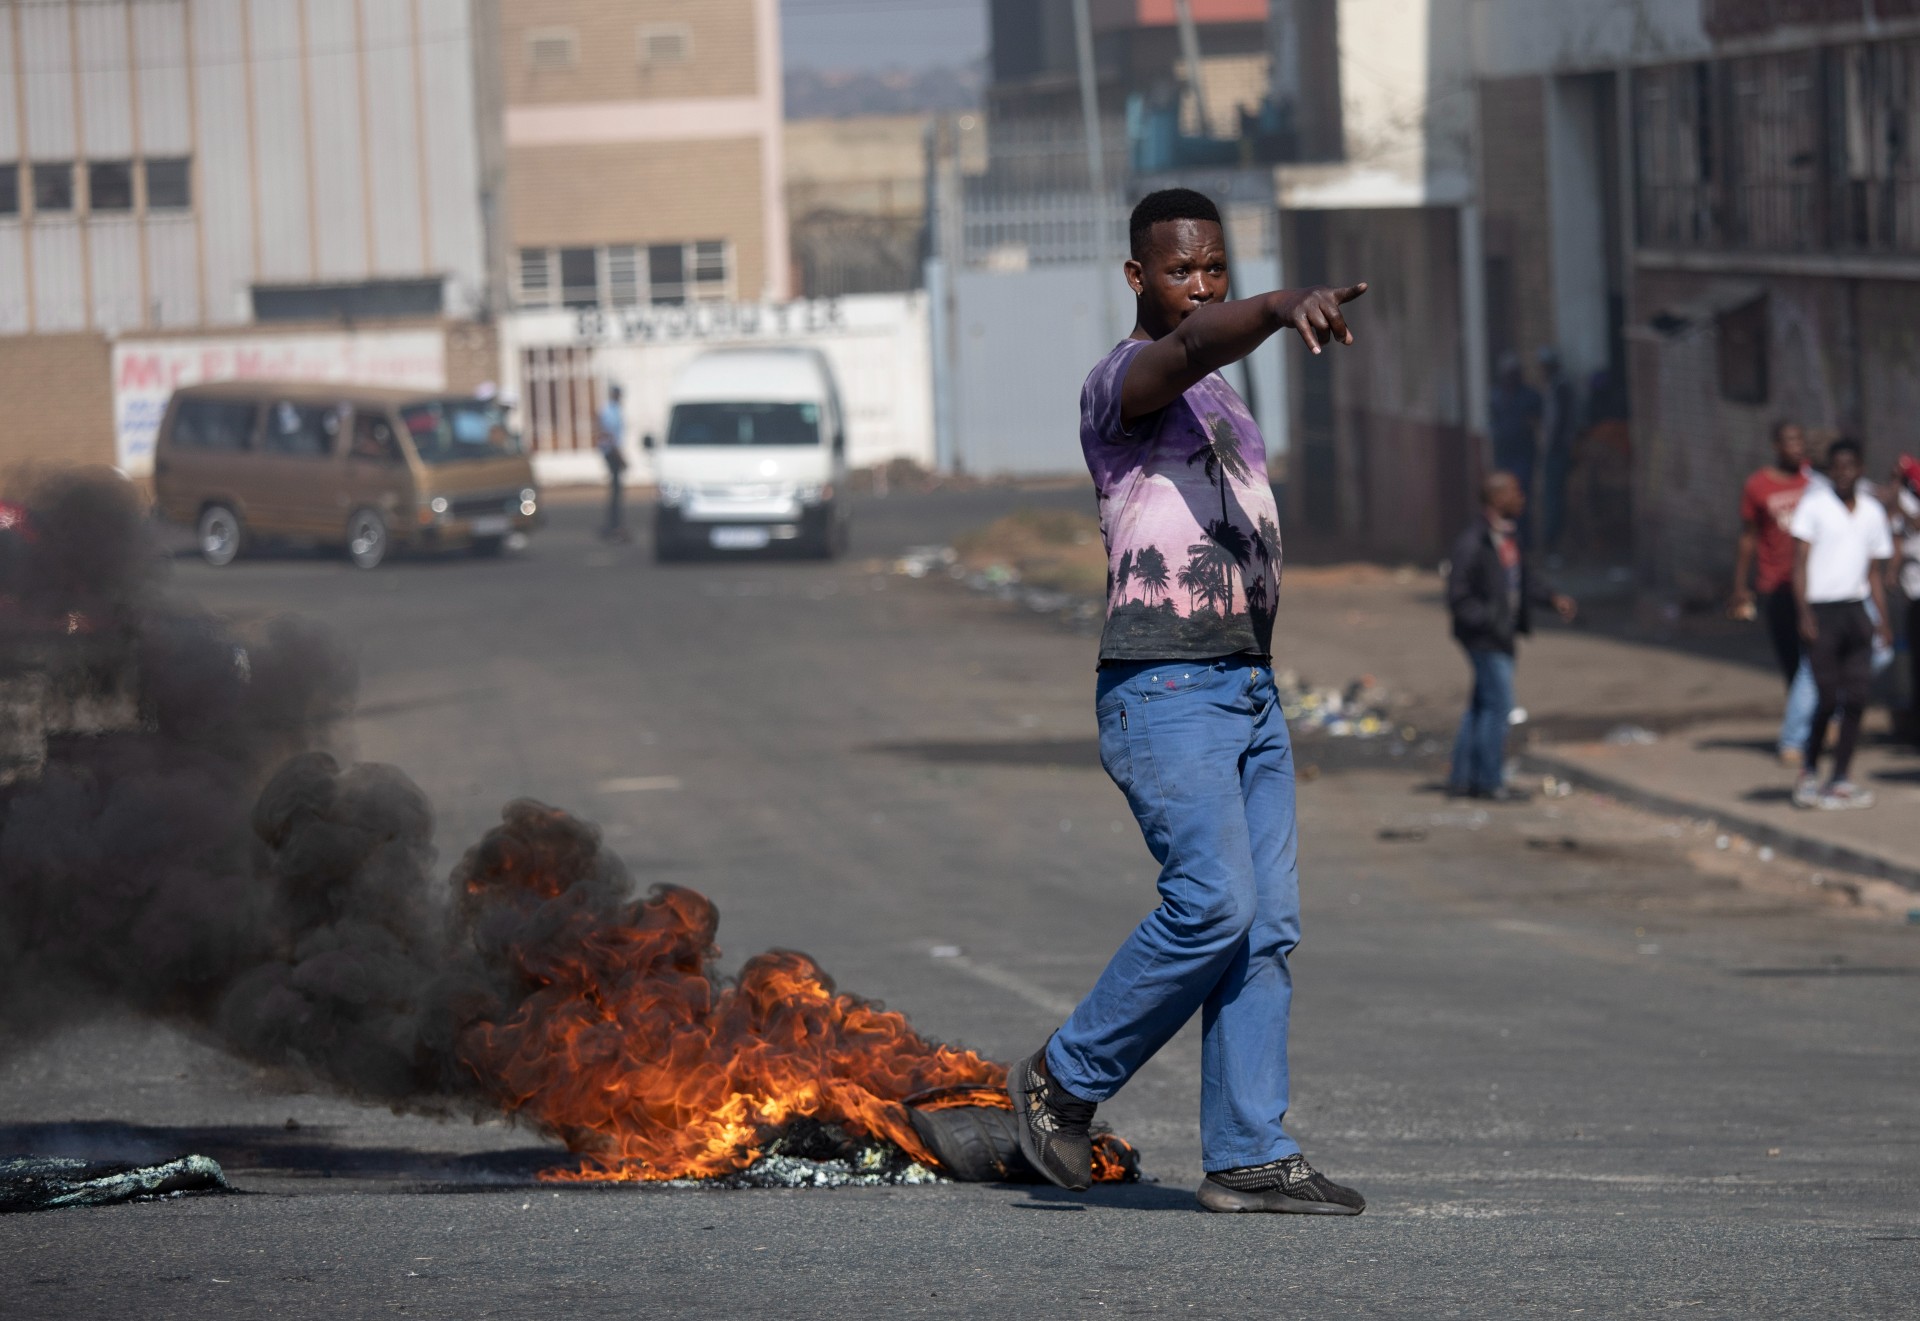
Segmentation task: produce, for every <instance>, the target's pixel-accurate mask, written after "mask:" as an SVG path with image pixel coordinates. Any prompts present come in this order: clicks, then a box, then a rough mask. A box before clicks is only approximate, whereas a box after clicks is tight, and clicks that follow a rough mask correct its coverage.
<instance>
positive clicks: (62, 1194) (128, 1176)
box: [0, 1156, 233, 1214]
mask: <svg viewBox="0 0 1920 1321" xmlns="http://www.w3.org/2000/svg"><path fill="white" fill-rule="evenodd" d="M232 1191H233V1186H232V1185H231V1184H229V1183H228V1182H227V1176H226V1173H225V1172H224V1171H222V1170H221V1168H220V1164H219V1162H218V1161H216V1160H213V1159H212V1158H211V1157H208V1156H182V1157H181V1158H180V1159H179V1160H170V1161H167V1162H166V1163H165V1164H162V1165H135V1164H133V1163H132V1162H130V1161H111V1160H81V1159H79V1158H78V1157H73V1156H15V1157H9V1158H6V1159H0V1214H4V1213H7V1212H12V1211H53V1210H57V1209H59V1208H60V1207H63V1206H113V1205H116V1204H118V1203H120V1202H147V1201H155V1200H158V1199H160V1198H163V1197H180V1196H184V1195H185V1194H187V1193H225V1192H232Z"/></svg>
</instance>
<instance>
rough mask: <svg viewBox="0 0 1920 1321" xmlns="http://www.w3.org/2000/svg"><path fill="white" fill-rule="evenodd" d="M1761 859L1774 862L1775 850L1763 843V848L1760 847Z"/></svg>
mask: <svg viewBox="0 0 1920 1321" xmlns="http://www.w3.org/2000/svg"><path fill="white" fill-rule="evenodd" d="M1760 861H1762V862H1772V861H1773V850H1772V849H1770V848H1767V847H1766V846H1765V845H1762V846H1761V848H1760Z"/></svg>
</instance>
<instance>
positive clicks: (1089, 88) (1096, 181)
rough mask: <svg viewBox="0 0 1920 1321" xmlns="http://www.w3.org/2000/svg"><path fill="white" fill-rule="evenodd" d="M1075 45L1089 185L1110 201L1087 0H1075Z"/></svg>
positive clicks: (1103, 202)
mask: <svg viewBox="0 0 1920 1321" xmlns="http://www.w3.org/2000/svg"><path fill="white" fill-rule="evenodd" d="M1073 44H1074V47H1075V49H1076V53H1077V54H1078V55H1079V60H1080V119H1081V122H1082V125H1083V128H1084V131H1085V133H1086V138H1087V186H1088V187H1089V188H1091V189H1092V190H1093V194H1094V196H1095V197H1097V198H1099V199H1100V201H1101V203H1102V204H1103V205H1104V204H1105V202H1106V200H1107V152H1106V144H1105V143H1103V142H1102V141H1101V140H1100V83H1099V74H1098V71H1097V70H1096V69H1095V68H1094V64H1093V20H1092V19H1091V18H1089V17H1088V16H1087V0H1073Z"/></svg>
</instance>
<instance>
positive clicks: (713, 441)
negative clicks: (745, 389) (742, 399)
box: [667, 402, 820, 446]
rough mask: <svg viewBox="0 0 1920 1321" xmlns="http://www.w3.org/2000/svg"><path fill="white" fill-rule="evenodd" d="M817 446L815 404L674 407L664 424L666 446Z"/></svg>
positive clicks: (719, 404) (740, 404)
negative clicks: (668, 419)
mask: <svg viewBox="0 0 1920 1321" xmlns="http://www.w3.org/2000/svg"><path fill="white" fill-rule="evenodd" d="M819 443H820V406H819V405H818V404H773V403H735V402H729V403H698V404H676V405H674V409H673V418H672V420H671V421H670V422H669V423H668V424H667V444H669V445H756V446H757V445H787V446H814V445H818V444H819Z"/></svg>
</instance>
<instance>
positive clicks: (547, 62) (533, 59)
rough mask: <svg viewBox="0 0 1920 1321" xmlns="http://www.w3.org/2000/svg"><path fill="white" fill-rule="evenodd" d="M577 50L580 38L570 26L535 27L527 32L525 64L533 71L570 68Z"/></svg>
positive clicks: (578, 49)
mask: <svg viewBox="0 0 1920 1321" xmlns="http://www.w3.org/2000/svg"><path fill="white" fill-rule="evenodd" d="M579 52H580V38H579V36H578V35H577V34H576V33H575V32H574V30H573V29H572V28H536V29H534V30H533V31H531V32H529V33H527V65H528V67H529V68H531V69H532V70H533V71H534V72H535V73H543V72H549V71H552V70H555V69H571V68H572V67H573V66H574V65H575V63H577V62H578V60H579Z"/></svg>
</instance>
